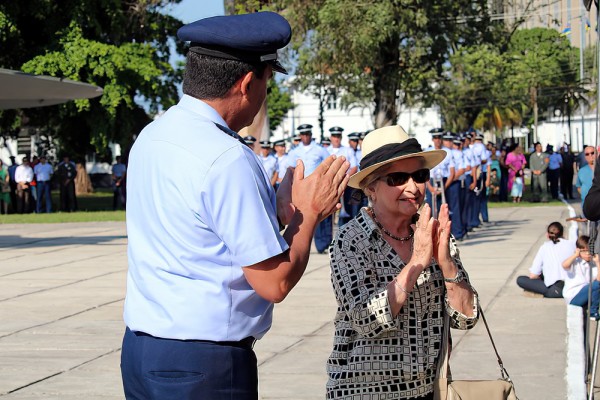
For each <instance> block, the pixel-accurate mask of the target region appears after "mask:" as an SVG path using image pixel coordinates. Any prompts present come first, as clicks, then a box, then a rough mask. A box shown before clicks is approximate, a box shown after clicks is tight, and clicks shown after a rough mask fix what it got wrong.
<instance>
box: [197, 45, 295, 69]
mask: <svg viewBox="0 0 600 400" xmlns="http://www.w3.org/2000/svg"><path fill="white" fill-rule="evenodd" d="M190 51H191V52H193V53H196V54H201V55H205V56H209V57H215V58H222V59H225V60H234V61H243V62H247V63H249V64H255V65H256V64H263V63H266V64H270V65H272V66H273V69H274V70H275V71H278V72H282V73H285V74H287V71H286V70H285V68H283V66H282V65H281V64H280V63H279V61H277V52H274V53H267V54H259V53H254V52H249V51H242V50H235V49H230V48H226V47H215V46H211V47H207V46H206V45H204V46H200V45H199V44H198V43H192V44H191V45H190Z"/></svg>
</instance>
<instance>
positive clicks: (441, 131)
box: [429, 128, 444, 138]
mask: <svg viewBox="0 0 600 400" xmlns="http://www.w3.org/2000/svg"><path fill="white" fill-rule="evenodd" d="M429 133H431V136H432V137H434V138H438V137H442V135H443V134H444V129H442V128H433V129H431V130H430V131H429Z"/></svg>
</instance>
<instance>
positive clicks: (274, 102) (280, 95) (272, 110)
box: [267, 79, 294, 131]
mask: <svg viewBox="0 0 600 400" xmlns="http://www.w3.org/2000/svg"><path fill="white" fill-rule="evenodd" d="M268 89H269V93H268V95H267V115H268V116H269V129H270V130H271V131H274V130H275V129H277V127H278V126H279V125H281V121H283V118H285V116H286V115H287V112H288V111H289V110H290V109H291V108H293V107H294V104H293V103H292V98H291V97H290V94H289V93H288V92H285V91H282V90H281V89H280V88H279V85H278V84H277V82H275V80H273V79H272V80H270V81H269V87H268Z"/></svg>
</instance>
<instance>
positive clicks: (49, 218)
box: [0, 189, 125, 224]
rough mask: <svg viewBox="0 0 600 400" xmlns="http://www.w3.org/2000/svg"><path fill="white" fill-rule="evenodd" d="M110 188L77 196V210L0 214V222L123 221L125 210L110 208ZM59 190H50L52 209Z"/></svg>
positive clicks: (55, 204)
mask: <svg viewBox="0 0 600 400" xmlns="http://www.w3.org/2000/svg"><path fill="white" fill-rule="evenodd" d="M112 199H113V192H112V189H96V191H95V192H94V193H91V194H86V195H80V196H77V204H78V206H79V211H77V212H72V213H67V212H54V213H52V214H45V213H42V214H33V213H32V214H9V215H0V224H53V223H63V222H104V221H125V211H123V210H118V211H113V210H112ZM59 204H60V198H59V192H58V191H53V192H52V209H53V210H58V208H59V207H58V205H59Z"/></svg>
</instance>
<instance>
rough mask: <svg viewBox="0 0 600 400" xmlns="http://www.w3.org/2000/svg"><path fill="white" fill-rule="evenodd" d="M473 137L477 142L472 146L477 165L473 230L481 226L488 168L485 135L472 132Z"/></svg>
mask: <svg viewBox="0 0 600 400" xmlns="http://www.w3.org/2000/svg"><path fill="white" fill-rule="evenodd" d="M472 133H473V134H472V135H471V136H472V137H473V138H474V139H475V141H474V143H473V145H472V146H471V150H472V151H473V160H474V164H475V165H476V166H475V167H474V169H473V179H474V181H475V207H473V210H471V220H470V221H471V222H470V223H469V226H470V227H471V229H473V228H478V227H479V226H480V225H481V220H480V219H479V213H480V212H481V201H482V196H484V195H485V178H486V177H485V170H486V168H487V165H486V163H487V150H486V148H485V145H484V144H483V135H482V134H481V133H479V132H475V131H473V132H472Z"/></svg>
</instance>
